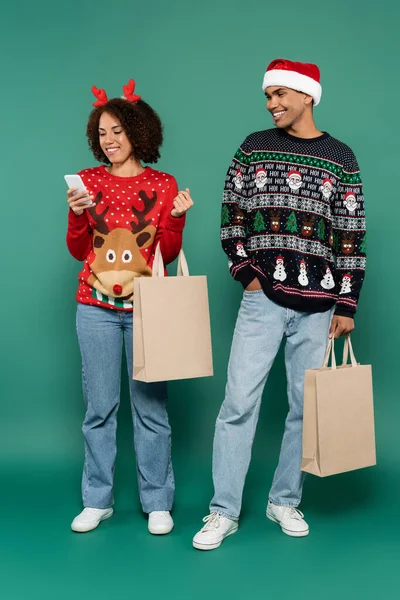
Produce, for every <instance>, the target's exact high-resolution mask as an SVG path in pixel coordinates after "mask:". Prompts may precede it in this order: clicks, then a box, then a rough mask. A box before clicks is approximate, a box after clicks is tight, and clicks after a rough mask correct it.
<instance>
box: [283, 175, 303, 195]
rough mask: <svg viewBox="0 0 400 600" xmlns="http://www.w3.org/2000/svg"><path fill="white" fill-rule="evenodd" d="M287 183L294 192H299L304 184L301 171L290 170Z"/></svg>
mask: <svg viewBox="0 0 400 600" xmlns="http://www.w3.org/2000/svg"><path fill="white" fill-rule="evenodd" d="M286 183H287V184H288V186H289V187H290V189H291V191H292V192H298V191H299V189H300V188H301V186H302V185H303V181H302V177H301V173H299V171H289V173H288V176H287V179H286Z"/></svg>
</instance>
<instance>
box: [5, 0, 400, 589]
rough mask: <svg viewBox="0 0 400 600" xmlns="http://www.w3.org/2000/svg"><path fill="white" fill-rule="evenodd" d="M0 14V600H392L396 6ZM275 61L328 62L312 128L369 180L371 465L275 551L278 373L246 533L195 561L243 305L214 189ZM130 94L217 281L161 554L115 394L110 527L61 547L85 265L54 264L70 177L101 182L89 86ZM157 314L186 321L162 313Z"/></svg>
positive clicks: (397, 415)
mask: <svg viewBox="0 0 400 600" xmlns="http://www.w3.org/2000/svg"><path fill="white" fill-rule="evenodd" d="M1 11H2V14H1V19H0V28H1V32H0V44H1V54H0V56H1V67H2V68H1V105H2V119H1V128H0V130H1V137H2V152H1V155H2V157H1V171H2V176H1V181H2V221H1V222H2V228H1V229H2V233H1V247H2V252H1V254H2V277H3V280H2V311H1V316H2V327H1V341H2V343H1V362H0V364H1V370H2V375H1V387H2V403H1V418H0V481H1V484H2V490H3V491H2V501H1V511H0V519H1V528H0V553H1V554H2V556H0V570H1V571H2V574H1V577H0V588H2V590H3V591H2V597H3V598H5V599H7V600H8V599H12V600H14V599H15V600H17V599H18V600H19V599H24V600H25V599H27V600H28V599H29V600H30V599H32V600H34V599H36V598H38V599H39V598H40V599H42V600H47V599H55V598H57V599H60V600H64V599H67V598H68V599H69V598H71V597H74V598H87V599H92V598H93V599H96V600H102V599H103V598H109V597H112V595H113V596H114V597H118V598H122V597H124V598H125V597H130V596H136V597H138V594H146V595H147V597H148V598H151V599H152V598H156V597H161V596H164V597H166V598H179V599H181V598H204V597H207V598H217V597H218V598H219V597H222V598H228V597H232V598H238V599H239V598H240V599H241V598H264V597H266V596H267V597H268V596H271V597H280V598H324V599H328V600H330V599H331V598H332V599H333V598H337V597H341V598H350V597H353V598H376V597H386V598H397V597H398V594H397V593H396V587H395V586H396V581H398V577H397V572H396V571H397V570H398V564H399V562H398V561H399V558H400V551H399V546H400V535H399V534H400V527H399V512H398V503H399V492H400V489H399V479H400V468H399V449H398V448H399V442H398V440H399V435H398V429H399V421H400V409H399V391H398V373H397V360H396V359H397V353H398V348H399V343H400V339H399V338H400V336H399V325H398V299H399V295H400V286H399V262H398V241H397V240H398V226H399V222H400V211H399V187H398V174H399V151H398V142H399V123H398V107H397V104H398V99H399V95H400V87H399V78H398V54H399V43H398V39H399V37H398V20H399V18H400V9H399V5H398V4H396V3H395V2H389V1H388V0H384V1H381V2H379V3H376V4H373V5H371V8H367V4H366V3H365V2H361V1H359V0H357V1H353V2H351V3H350V2H348V1H346V0H338V1H336V2H325V3H321V2H302V3H299V2H295V1H294V0H286V2H283V3H266V2H263V1H261V0H257V1H249V2H238V1H236V0H231V1H229V2H228V1H225V0H224V1H218V0H214V1H211V0H203V1H202V2H199V3H197V4H191V3H189V2H184V1H183V0H181V1H177V2H162V1H159V0H158V1H153V2H149V3H145V2H141V3H139V2H132V1H128V0H119V1H118V2H115V3H110V2H105V1H104V0H98V1H97V2H94V1H93V0H90V1H89V0H81V1H79V2H78V1H77V0H70V1H69V2H57V1H53V2H50V0H47V1H39V2H28V1H23V2H21V1H20V0H16V1H14V2H13V3H9V4H8V5H7V6H3V7H2V9H1ZM276 57H285V58H291V59H293V60H303V61H309V62H317V63H318V64H319V66H320V68H321V71H322V84H323V89H324V92H323V98H322V103H321V105H320V106H319V107H318V108H317V109H316V111H315V116H316V121H317V125H318V126H319V127H320V128H321V129H323V130H326V131H329V132H330V133H331V134H333V135H334V136H335V137H338V138H339V139H341V140H342V141H344V142H346V143H348V144H349V145H350V146H351V147H352V148H353V150H354V151H355V153H356V155H357V157H358V159H359V163H360V165H361V170H362V175H363V179H364V184H365V192H366V202H367V217H368V228H369V242H368V244H369V261H368V275H367V279H366V283H365V287H364V289H363V293H362V298H361V303H360V308H359V313H358V316H357V320H356V327H357V329H356V332H355V334H354V336H353V339H354V346H355V350H356V355H357V358H358V360H360V361H361V362H363V363H372V365H373V373H374V389H375V406H376V433H377V444H378V461H379V462H378V466H377V467H375V468H371V469H366V470H363V471H358V472H354V473H348V474H345V475H340V476H336V477H331V478H328V479H324V480H319V479H317V478H314V477H311V476H310V477H309V478H308V480H307V483H306V487H305V494H304V500H303V504H302V507H303V509H304V511H305V512H306V517H307V519H308V521H309V523H310V526H311V535H310V536H309V537H308V538H306V539H303V540H296V539H291V538H288V537H286V536H284V535H283V534H282V533H281V532H280V530H279V528H278V527H277V526H274V525H273V524H272V523H270V522H269V521H268V522H267V521H266V519H265V516H264V510H265V504H266V500H267V494H268V489H269V485H270V481H271V477H272V473H273V470H274V467H275V465H276V461H277V457H278V452H279V444H280V439H281V435H282V432H283V422H284V418H285V413H286V410H287V408H286V395H285V376H284V369H283V366H282V362H281V361H278V362H277V363H276V364H275V366H274V369H273V373H272V374H271V377H270V380H269V382H268V384H267V388H266V393H265V401H264V404H263V407H262V411H261V417H260V422H259V427H258V430H257V436H256V441H255V446H254V452H253V461H252V465H251V469H250V472H249V476H248V478H247V483H246V489H245V496H244V507H243V517H242V520H241V527H240V529H239V532H238V533H237V534H236V535H235V536H233V537H232V538H230V539H229V540H227V541H226V542H225V543H224V545H223V547H222V548H221V549H220V550H218V551H216V552H211V553H200V552H196V551H195V550H193V548H192V547H191V538H192V536H193V534H194V533H195V532H196V531H197V530H198V529H199V528H200V525H201V518H202V517H203V516H204V515H205V514H207V507H208V501H209V499H210V496H211V493H212V487H211V476H210V475H211V474H210V462H211V448H212V436H213V429H214V423H215V418H216V415H217V412H218V410H219V406H220V403H221V401H222V398H223V392H224V385H225V372H226V365H227V360H228V354H229V347H230V341H231V336H232V331H233V327H234V322H235V317H236V314H237V309H238V305H239V302H240V295H241V290H240V286H239V285H238V284H236V283H235V282H234V281H233V280H231V279H230V277H229V273H228V270H227V264H226V263H227V261H226V257H225V255H224V254H223V252H222V250H221V249H220V242H219V218H220V202H221V188H222V185H223V179H224V175H225V171H226V168H227V166H228V164H229V161H230V160H231V157H232V156H233V154H234V152H235V150H236V148H237V146H238V145H239V144H240V143H241V142H242V141H243V139H244V137H245V136H246V135H247V134H248V133H250V132H252V131H256V130H259V129H263V128H268V127H270V126H272V124H271V119H270V116H269V115H268V114H267V113H266V112H265V106H264V97H263V95H262V93H261V82H262V77H263V73H264V70H265V68H266V66H267V64H268V63H269V61H270V60H272V59H273V58H276ZM130 77H133V78H135V79H136V81H137V92H138V93H139V94H142V96H143V98H144V99H145V100H147V101H148V102H149V103H151V104H152V106H154V108H156V110H158V111H159V113H160V115H161V117H162V119H163V121H164V124H165V144H164V148H163V153H162V160H161V162H160V163H159V167H160V168H161V169H163V170H166V171H169V172H172V173H173V174H174V175H175V176H176V178H177V179H178V183H179V185H180V187H183V188H184V187H186V186H188V187H190V189H191V191H192V195H193V198H194V200H195V203H196V205H195V208H194V209H193V210H192V211H191V213H190V215H189V217H188V224H187V228H186V230H185V242H184V243H185V250H186V254H187V258H188V261H189V265H190V267H191V271H192V273H193V274H206V275H207V276H208V281H209V289H210V306H211V318H212V328H213V347H214V366H215V373H216V374H215V376H214V378H212V379H202V380H193V381H186V382H177V383H174V384H172V385H171V386H170V411H169V412H170V419H171V423H172V427H173V457H174V463H175V470H176V481H177V495H176V507H175V512H174V517H175V521H176V527H175V530H174V532H173V533H172V534H171V535H170V536H166V537H164V538H155V537H152V536H150V535H149V534H148V533H147V529H146V520H145V518H144V516H143V515H142V513H141V511H140V506H139V501H138V496H137V489H136V477H135V468H134V456H133V449H132V440H131V437H132V434H131V421H130V412H129V407H128V397H127V381H126V378H125V379H124V382H123V393H122V404H121V409H120V414H119V431H118V443H119V454H118V460H117V469H116V512H115V515H114V517H113V518H112V519H110V520H109V521H108V522H107V523H104V524H102V525H101V527H100V528H99V529H98V530H96V531H95V532H92V533H89V534H86V535H76V534H73V533H72V532H70V530H69V525H70V521H71V520H72V518H73V517H74V516H75V514H76V513H78V512H79V511H80V508H81V502H80V476H81V463H82V457H83V444H82V438H81V433H80V425H81V421H82V419H83V402H82V397H81V384H80V357H79V351H78V346H77V341H76V336H75V301H74V297H75V291H76V283H77V280H76V276H77V273H78V270H79V264H78V263H77V262H75V261H74V260H73V259H72V258H71V257H70V256H69V254H68V252H67V249H66V246H65V231H66V222H67V205H66V201H65V185H64V181H63V175H64V174H65V173H74V172H76V171H78V170H80V169H82V168H85V167H88V166H93V165H94V160H93V158H92V157H91V156H90V154H89V151H88V150H87V147H86V140H85V125H86V120H87V117H88V114H89V111H90V108H91V103H92V101H93V99H92V96H91V92H90V88H91V86H92V85H93V84H95V85H96V86H98V87H103V88H105V89H106V90H107V92H108V94H109V95H110V96H119V95H121V93H122V85H123V84H124V83H126V82H127V81H128V79H129V78H130ZM165 310H166V314H168V318H170V319H178V318H179V315H177V314H175V312H174V307H173V306H166V307H165ZM94 351H95V350H94Z"/></svg>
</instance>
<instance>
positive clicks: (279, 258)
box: [276, 256, 284, 261]
mask: <svg viewBox="0 0 400 600" xmlns="http://www.w3.org/2000/svg"><path fill="white" fill-rule="evenodd" d="M276 260H277V261H278V260H284V259H283V256H277V258H276Z"/></svg>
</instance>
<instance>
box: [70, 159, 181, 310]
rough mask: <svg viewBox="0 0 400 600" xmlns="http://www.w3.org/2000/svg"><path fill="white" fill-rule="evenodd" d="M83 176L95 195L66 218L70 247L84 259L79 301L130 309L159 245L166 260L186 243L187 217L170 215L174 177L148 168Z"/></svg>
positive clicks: (93, 171) (88, 171)
mask: <svg viewBox="0 0 400 600" xmlns="http://www.w3.org/2000/svg"><path fill="white" fill-rule="evenodd" d="M80 175H81V177H82V180H83V182H84V183H85V185H86V187H87V189H88V190H89V191H90V192H91V193H92V194H93V195H94V197H95V199H94V203H93V206H92V207H90V208H88V209H87V210H85V211H84V213H83V214H82V215H75V214H74V213H73V212H72V211H70V212H69V217H68V232H67V245H68V248H69V250H70V252H71V254H72V255H73V256H74V257H75V258H76V259H78V260H83V261H84V265H83V269H82V271H81V272H80V273H79V286H78V292H77V300H78V302H81V303H83V304H94V305H97V306H103V307H107V308H113V309H120V310H132V303H133V288H134V279H135V278H136V277H149V276H151V274H152V269H151V266H152V263H153V259H154V252H155V248H156V246H157V244H158V243H160V245H161V252H162V255H163V258H164V261H165V263H166V264H168V263H170V262H171V261H172V260H174V259H175V258H176V256H177V255H178V254H179V251H180V248H181V246H182V231H183V226H184V223H185V219H184V218H180V219H178V218H177V219H174V218H173V217H172V216H171V210H172V207H173V200H174V198H175V196H176V194H177V192H178V190H177V185H176V181H175V179H174V178H173V177H172V176H171V175H167V174H165V173H161V172H159V171H155V170H153V169H151V168H150V167H147V168H146V169H145V170H144V172H143V173H142V174H140V175H138V176H136V177H115V176H112V175H110V174H109V173H108V171H107V170H106V168H105V167H95V168H93V169H86V170H85V171H81V173H80Z"/></svg>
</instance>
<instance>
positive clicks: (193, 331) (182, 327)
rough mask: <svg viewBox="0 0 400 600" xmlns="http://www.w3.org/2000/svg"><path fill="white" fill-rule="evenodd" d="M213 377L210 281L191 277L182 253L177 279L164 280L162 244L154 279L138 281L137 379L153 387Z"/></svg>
mask: <svg viewBox="0 0 400 600" xmlns="http://www.w3.org/2000/svg"><path fill="white" fill-rule="evenodd" d="M211 375H213V364H212V348H211V329H210V313H209V305H208V292H207V278H206V277H204V276H196V277H193V276H189V269H188V266H187V262H186V259H185V255H184V253H183V251H181V252H180V255H179V260H178V273H177V276H176V277H164V264H163V260H162V256H161V250H160V245H158V246H157V249H156V253H155V258H154V264H153V273H152V277H146V278H144V277H143V278H136V279H135V282H134V309H133V379H136V380H137V381H145V382H148V383H150V382H155V381H171V380H174V379H189V378H194V377H209V376H211Z"/></svg>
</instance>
